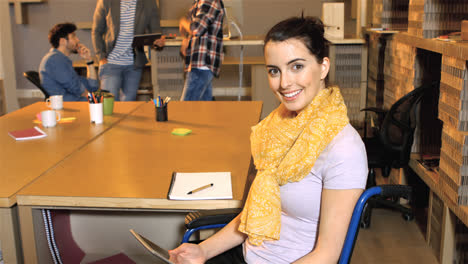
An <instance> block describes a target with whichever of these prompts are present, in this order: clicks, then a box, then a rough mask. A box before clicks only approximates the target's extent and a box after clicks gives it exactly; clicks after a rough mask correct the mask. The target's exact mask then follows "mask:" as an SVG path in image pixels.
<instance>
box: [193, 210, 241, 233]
mask: <svg viewBox="0 0 468 264" xmlns="http://www.w3.org/2000/svg"><path fill="white" fill-rule="evenodd" d="M241 210H242V209H219V210H203V211H196V212H191V213H188V214H187V215H186V216H185V227H186V228H187V229H193V228H197V227H200V226H205V225H212V224H227V223H229V222H231V220H232V219H234V218H235V217H236V216H237V215H238V214H239V213H240V212H241Z"/></svg>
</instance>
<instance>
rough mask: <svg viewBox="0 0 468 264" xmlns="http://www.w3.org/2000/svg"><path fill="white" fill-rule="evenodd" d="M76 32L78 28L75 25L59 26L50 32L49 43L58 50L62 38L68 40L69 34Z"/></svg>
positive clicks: (64, 24)
mask: <svg viewBox="0 0 468 264" xmlns="http://www.w3.org/2000/svg"><path fill="white" fill-rule="evenodd" d="M75 31H76V26H75V24H73V23H62V24H57V25H55V26H54V27H53V28H52V29H51V30H50V31H49V42H50V44H51V45H52V47H54V48H57V47H58V46H59V43H60V39H61V38H64V39H68V34H70V33H73V32H75Z"/></svg>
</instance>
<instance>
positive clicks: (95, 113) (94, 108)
mask: <svg viewBox="0 0 468 264" xmlns="http://www.w3.org/2000/svg"><path fill="white" fill-rule="evenodd" d="M89 117H90V120H91V122H92V123H95V124H102V122H103V118H104V117H103V109H102V103H99V104H89Z"/></svg>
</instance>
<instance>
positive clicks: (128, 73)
mask: <svg viewBox="0 0 468 264" xmlns="http://www.w3.org/2000/svg"><path fill="white" fill-rule="evenodd" d="M141 72H142V68H135V66H134V65H117V64H110V63H106V64H104V65H101V66H100V67H99V79H101V89H103V90H108V91H109V92H111V93H112V94H113V95H114V96H115V98H114V99H115V101H120V89H122V93H123V98H122V101H136V96H137V91H138V86H139V85H140V79H141Z"/></svg>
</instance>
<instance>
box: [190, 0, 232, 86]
mask: <svg viewBox="0 0 468 264" xmlns="http://www.w3.org/2000/svg"><path fill="white" fill-rule="evenodd" d="M188 16H189V19H190V21H191V22H190V30H191V31H192V32H193V34H192V36H191V38H190V41H189V45H188V47H187V51H186V52H187V53H186V54H187V56H186V57H185V71H190V70H191V69H192V68H203V67H208V69H210V70H211V72H213V75H214V76H216V77H218V76H219V70H220V66H221V62H222V60H223V18H224V5H223V2H222V1H221V0H195V1H194V2H193V5H192V7H191V8H190V10H189V13H188Z"/></svg>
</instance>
